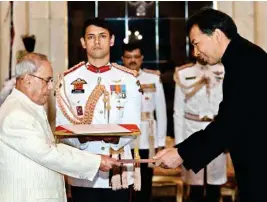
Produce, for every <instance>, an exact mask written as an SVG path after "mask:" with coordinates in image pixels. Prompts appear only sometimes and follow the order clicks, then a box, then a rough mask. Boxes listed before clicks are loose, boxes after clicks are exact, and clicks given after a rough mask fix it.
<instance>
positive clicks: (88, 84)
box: [56, 63, 141, 188]
mask: <svg viewBox="0 0 267 202" xmlns="http://www.w3.org/2000/svg"><path fill="white" fill-rule="evenodd" d="M88 65H89V64H88V63H87V64H82V63H81V64H80V65H78V66H77V67H75V68H73V69H72V70H70V72H68V73H67V74H66V75H65V76H64V83H65V84H64V86H65V93H66V96H67V99H68V100H69V101H70V104H71V108H72V109H73V111H74V113H75V115H76V116H82V115H84V111H85V106H86V103H87V100H88V97H89V96H90V94H91V93H92V91H93V90H94V89H95V87H96V85H97V84H98V83H100V84H102V85H104V86H105V88H106V90H107V91H108V92H109V94H110V105H111V109H110V112H109V113H108V110H105V107H104V102H103V95H102V96H101V97H100V98H99V99H98V101H97V103H96V107H95V110H94V113H93V118H92V122H91V124H108V123H110V124H136V125H137V126H138V127H140V122H141V117H140V111H141V93H140V92H139V88H140V86H138V82H137V79H136V77H134V76H133V75H132V74H130V73H127V72H124V71H122V70H119V69H117V68H115V67H113V66H112V65H110V64H108V65H107V66H109V68H108V69H105V71H103V72H102V73H101V72H94V71H92V70H90V69H88ZM75 81H76V83H77V82H80V85H79V86H78V87H79V89H75V87H74V85H73V84H74V83H75ZM62 91H63V88H61V92H62ZM56 109H57V111H56V113H57V114H56V125H64V124H70V122H69V121H68V120H67V119H66V117H65V116H64V115H63V113H62V111H61V109H60V108H59V106H58V104H57V107H56ZM69 115H70V116H73V115H72V114H70V113H69ZM132 140H133V138H129V137H128V138H125V137H121V138H120V140H119V143H118V144H111V143H106V142H104V141H90V142H86V143H83V144H81V143H80V142H79V140H78V139H77V138H71V139H68V140H67V144H70V145H72V146H75V147H77V148H79V149H81V150H84V151H88V152H92V153H95V154H104V155H109V154H110V148H112V149H114V150H119V149H121V148H123V149H124V155H123V157H122V158H124V159H132V154H131V148H130V145H129V143H130V142H131V141H132ZM127 180H128V185H131V184H133V165H132V164H130V165H128V166H127ZM68 181H69V183H70V184H71V185H72V186H78V187H93V188H111V187H110V184H109V172H102V171H99V173H98V175H97V176H96V177H95V178H94V179H93V181H89V180H80V179H75V178H69V180H68Z"/></svg>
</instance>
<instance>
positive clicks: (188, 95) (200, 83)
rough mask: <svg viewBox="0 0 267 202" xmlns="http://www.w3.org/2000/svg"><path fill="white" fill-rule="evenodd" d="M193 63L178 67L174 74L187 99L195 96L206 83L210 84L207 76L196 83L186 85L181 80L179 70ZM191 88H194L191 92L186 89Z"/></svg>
mask: <svg viewBox="0 0 267 202" xmlns="http://www.w3.org/2000/svg"><path fill="white" fill-rule="evenodd" d="M192 65H193V64H192V63H190V64H186V65H183V66H181V67H177V68H176V69H175V73H174V75H173V79H174V81H175V83H176V84H177V85H179V86H180V87H181V89H182V91H183V93H184V94H185V99H186V100H188V99H190V98H191V97H193V96H194V95H195V94H196V93H197V92H198V91H199V90H200V89H201V88H202V87H203V86H204V85H208V84H209V81H208V78H205V77H202V78H201V79H200V80H198V81H197V82H195V83H193V84H191V85H188V86H186V85H184V84H182V83H181V80H180V78H179V71H181V70H182V69H185V68H187V67H191V66H192ZM191 88H193V90H192V91H190V92H189V93H186V92H185V89H191Z"/></svg>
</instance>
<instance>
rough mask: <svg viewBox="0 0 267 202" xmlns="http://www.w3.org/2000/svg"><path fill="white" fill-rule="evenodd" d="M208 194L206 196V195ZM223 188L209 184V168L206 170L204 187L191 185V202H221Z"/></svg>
mask: <svg viewBox="0 0 267 202" xmlns="http://www.w3.org/2000/svg"><path fill="white" fill-rule="evenodd" d="M205 192H206V194H205ZM220 197H221V186H220V185H210V184H207V168H206V167H205V168H204V185H203V186H202V185H191V186H190V193H189V198H190V202H219V201H220Z"/></svg>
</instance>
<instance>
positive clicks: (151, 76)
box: [122, 42, 167, 202]
mask: <svg viewBox="0 0 267 202" xmlns="http://www.w3.org/2000/svg"><path fill="white" fill-rule="evenodd" d="M143 57H144V56H143V53H142V48H141V43H140V42H132V43H129V44H124V45H123V56H122V60H123V64H124V65H125V66H126V67H128V68H129V69H130V70H135V71H137V72H138V77H137V78H138V80H139V81H140V83H141V86H142V90H143V94H142V107H141V120H142V121H141V136H140V137H139V141H138V140H137V141H138V147H139V148H140V150H139V152H140V156H141V158H150V157H152V156H154V153H155V149H158V148H162V147H164V146H165V137H166V128H167V117H166V116H167V115H166V103H165V96H164V90H163V86H162V83H161V81H160V72H159V71H155V70H148V69H141V66H142V63H143ZM154 113H155V115H156V118H155V116H154ZM134 146H135V145H134V144H132V148H133V147H134ZM141 176H142V177H141V181H142V188H141V191H140V192H136V193H135V195H134V201H146V202H148V201H150V200H151V188H152V176H153V169H152V168H151V167H150V166H149V165H148V164H142V165H141Z"/></svg>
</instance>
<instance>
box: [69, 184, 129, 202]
mask: <svg viewBox="0 0 267 202" xmlns="http://www.w3.org/2000/svg"><path fill="white" fill-rule="evenodd" d="M131 189H132V187H129V189H121V190H117V191H113V190H112V189H102V188H86V187H74V186H71V194H72V201H73V202H108V201H114V202H130V198H131V197H130V190H131Z"/></svg>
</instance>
